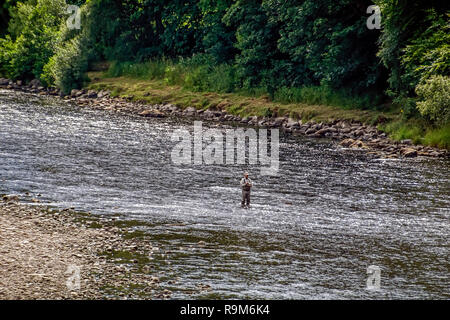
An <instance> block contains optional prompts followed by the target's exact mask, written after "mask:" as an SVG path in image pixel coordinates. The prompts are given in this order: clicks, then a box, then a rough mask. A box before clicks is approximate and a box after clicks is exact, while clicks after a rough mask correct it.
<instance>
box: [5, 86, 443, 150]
mask: <svg viewBox="0 0 450 320" xmlns="http://www.w3.org/2000/svg"><path fill="white" fill-rule="evenodd" d="M0 87H4V88H7V89H13V90H20V91H23V92H30V93H33V94H38V95H53V96H59V95H60V92H59V90H57V89H54V88H53V89H52V88H44V87H43V86H41V85H40V84H39V83H38V81H35V82H31V83H30V84H28V85H24V84H23V83H22V82H21V81H17V82H15V83H14V82H12V81H10V80H7V79H3V80H2V81H0ZM94 87H95V86H94ZM62 99H64V100H65V101H69V102H72V103H75V104H76V105H78V106H79V107H82V108H92V109H97V110H105V111H114V112H119V113H125V114H135V115H139V116H141V117H154V118H163V117H187V118H195V119H200V120H207V121H214V122H223V123H228V124H234V125H244V126H253V127H261V128H279V129H280V130H283V131H284V132H285V133H287V134H292V135H303V136H308V137H311V138H329V139H332V140H334V141H336V144H338V145H339V146H340V147H342V148H344V149H346V150H347V149H351V150H355V149H356V150H362V151H365V152H367V153H369V154H370V155H373V156H374V157H377V158H403V157H406V158H414V157H448V156H449V152H448V150H445V149H439V148H435V147H430V146H423V145H415V144H413V141H412V140H409V139H405V140H402V141H394V140H392V139H390V138H389V137H388V135H387V134H386V133H384V132H382V131H380V130H379V129H377V127H376V126H372V125H367V124H363V123H362V122H361V121H355V120H351V119H350V120H349V119H345V120H332V121H329V122H327V121H321V122H316V121H313V120H311V121H306V122H304V121H302V120H297V119H292V118H290V117H289V116H280V117H273V116H272V117H267V116H256V115H255V116H245V117H241V116H239V115H235V114H230V113H228V112H226V111H224V110H223V109H221V108H220V106H219V107H216V108H208V109H198V108H194V107H186V108H183V107H180V106H178V105H175V104H171V103H160V104H148V103H147V102H146V101H135V99H134V97H119V96H114V97H113V96H112V95H111V92H110V91H109V90H93V89H89V90H88V89H82V90H72V92H71V94H70V95H67V96H62Z"/></svg>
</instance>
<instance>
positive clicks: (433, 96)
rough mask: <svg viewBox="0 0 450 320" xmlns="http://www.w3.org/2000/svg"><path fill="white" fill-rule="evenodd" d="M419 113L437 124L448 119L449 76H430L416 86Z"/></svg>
mask: <svg viewBox="0 0 450 320" xmlns="http://www.w3.org/2000/svg"><path fill="white" fill-rule="evenodd" d="M416 93H417V95H418V97H419V99H420V101H418V102H417V108H418V109H419V111H420V113H421V114H422V115H423V116H424V117H426V118H428V119H429V120H431V121H432V122H435V123H437V124H447V123H448V122H449V120H450V112H449V109H450V77H446V76H432V77H431V78H430V79H428V80H426V81H425V82H423V83H421V84H419V85H418V86H417V87H416Z"/></svg>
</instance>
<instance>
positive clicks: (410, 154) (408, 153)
mask: <svg viewBox="0 0 450 320" xmlns="http://www.w3.org/2000/svg"><path fill="white" fill-rule="evenodd" d="M400 154H401V155H402V156H404V157H405V158H414V157H417V150H415V149H413V148H404V149H402V150H401V151H400Z"/></svg>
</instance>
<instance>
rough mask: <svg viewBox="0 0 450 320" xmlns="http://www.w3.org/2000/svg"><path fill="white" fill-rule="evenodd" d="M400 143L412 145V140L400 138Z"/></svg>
mask: <svg viewBox="0 0 450 320" xmlns="http://www.w3.org/2000/svg"><path fill="white" fill-rule="evenodd" d="M400 143H401V144H407V145H412V144H413V142H412V140H411V139H405V140H402V141H400Z"/></svg>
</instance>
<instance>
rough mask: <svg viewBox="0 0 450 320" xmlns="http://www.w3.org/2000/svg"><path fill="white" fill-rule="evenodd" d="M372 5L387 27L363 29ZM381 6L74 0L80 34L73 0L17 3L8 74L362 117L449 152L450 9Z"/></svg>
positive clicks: (233, 105) (151, 97) (177, 99)
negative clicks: (70, 8) (73, 24)
mask: <svg viewBox="0 0 450 320" xmlns="http://www.w3.org/2000/svg"><path fill="white" fill-rule="evenodd" d="M68 2H70V1H68ZM373 2H374V3H375V4H376V5H378V6H379V7H380V9H381V17H382V21H381V22H382V23H381V25H382V28H381V30H376V29H375V30H369V29H368V28H367V27H366V20H367V18H368V16H369V14H367V13H366V9H367V7H368V6H370V5H372V4H373ZM373 2H372V1H368V0H367V1H365V0H364V1H354V0H353V1H352V0H339V1H335V0H320V1H317V0H299V1H281V0H259V1H248V0H216V1H212V0H197V1H188V0H172V1H161V0H139V1H138V0H122V1H114V0H87V1H85V0H74V1H71V2H70V3H73V4H76V5H79V6H81V29H79V30H78V29H74V30H70V29H68V27H67V25H66V20H67V18H68V15H67V14H65V13H64V12H65V8H66V3H65V1H64V0H23V1H21V2H19V1H17V0H6V1H5V4H4V5H3V8H1V11H0V15H2V17H4V21H9V22H8V26H7V29H6V26H5V23H3V25H0V28H2V30H0V35H4V36H3V38H1V39H0V49H1V50H0V76H3V77H8V78H11V79H22V80H25V81H29V80H31V79H33V78H38V79H40V80H41V82H42V83H43V84H44V85H46V86H57V87H59V88H60V89H61V90H62V91H63V92H64V93H69V92H70V91H71V90H72V89H74V88H81V87H83V86H87V85H89V86H90V87H92V88H98V89H101V88H107V89H109V90H111V91H112V92H113V93H114V94H116V95H121V96H128V97H132V98H133V99H136V100H142V101H148V102H152V103H157V102H173V103H177V104H180V105H182V106H195V107H197V108H208V107H215V108H225V109H227V110H228V111H229V112H232V113H235V114H240V115H264V116H275V115H282V114H289V115H290V116H292V117H298V118H302V119H305V120H309V119H315V120H318V121H327V120H330V119H354V120H358V121H363V122H366V123H370V124H378V126H379V128H380V129H382V130H384V131H386V132H388V133H389V134H390V135H391V136H392V137H393V138H395V139H412V140H413V141H414V142H415V143H423V144H428V145H433V146H439V147H443V148H450V139H449V131H450V120H449V106H450V80H449V76H450V62H449V61H450V58H449V57H450V32H449V31H450V25H449V10H448V6H447V5H446V3H445V2H442V1H434V0H427V1H425V0H421V1H414V2H411V1H406V0H375V1H373ZM104 61H108V62H110V67H109V69H108V70H107V71H106V72H104V73H103V74H100V73H90V74H89V76H87V72H88V71H89V70H93V69H95V68H94V67H95V65H96V64H98V63H99V62H104ZM90 79H91V80H92V81H91V82H89V81H90ZM94 79H95V80H94Z"/></svg>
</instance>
